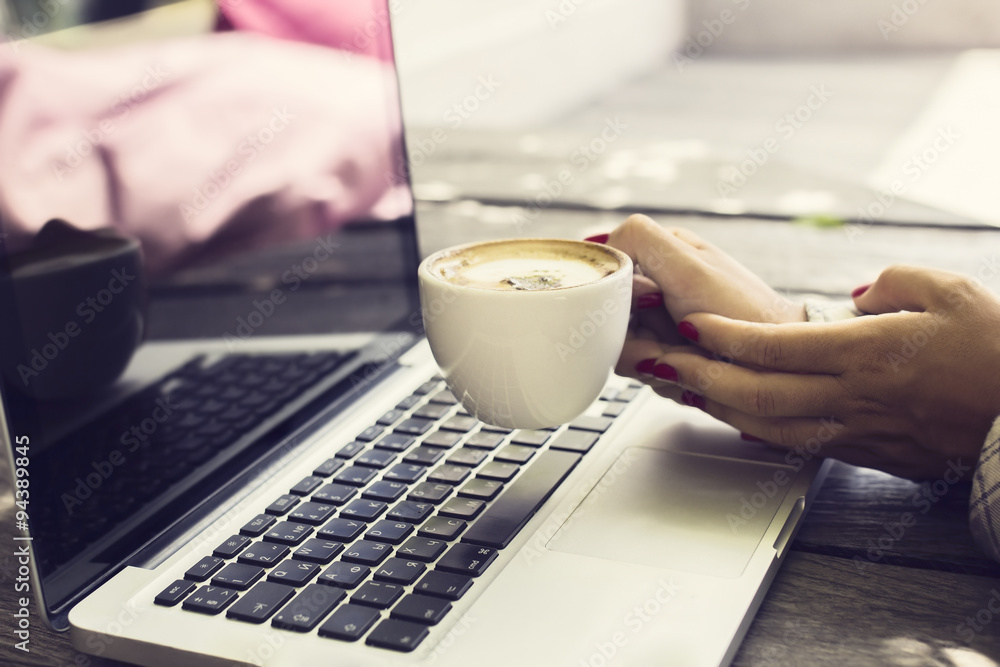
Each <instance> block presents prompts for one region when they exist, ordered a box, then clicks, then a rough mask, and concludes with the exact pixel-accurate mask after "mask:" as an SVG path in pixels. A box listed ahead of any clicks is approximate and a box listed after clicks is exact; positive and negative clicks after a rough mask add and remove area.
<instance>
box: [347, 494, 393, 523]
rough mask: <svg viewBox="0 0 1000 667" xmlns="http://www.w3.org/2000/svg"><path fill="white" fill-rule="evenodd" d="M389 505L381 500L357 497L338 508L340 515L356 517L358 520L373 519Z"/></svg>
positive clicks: (349, 517)
mask: <svg viewBox="0 0 1000 667" xmlns="http://www.w3.org/2000/svg"><path fill="white" fill-rule="evenodd" d="M388 507H389V505H388V504H386V503H385V502H383V501H381V500H367V499H365V498H358V499H357V500H352V501H351V502H350V503H348V504H347V505H345V506H344V508H343V509H342V510H340V516H341V518H344V519H357V520H359V521H374V520H375V519H377V518H378V517H379V516H381V515H382V513H383V512H385V511H386V509H388Z"/></svg>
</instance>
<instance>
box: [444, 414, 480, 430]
mask: <svg viewBox="0 0 1000 667" xmlns="http://www.w3.org/2000/svg"><path fill="white" fill-rule="evenodd" d="M478 425H479V420H478V419H476V418H475V417H463V416H462V415H455V416H454V417H451V418H450V419H448V421H446V422H444V423H443V424H441V429H442V430H444V431H457V432H459V433H468V432H469V431H471V430H472V429H474V428H476V426H478Z"/></svg>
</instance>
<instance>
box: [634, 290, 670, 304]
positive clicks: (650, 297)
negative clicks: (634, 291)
mask: <svg viewBox="0 0 1000 667" xmlns="http://www.w3.org/2000/svg"><path fill="white" fill-rule="evenodd" d="M635 305H636V307H637V308H656V307H657V306H662V305H663V295H662V294H660V293H659V292H653V293H652V294H643V295H642V296H640V297H639V298H638V299H636V300H635Z"/></svg>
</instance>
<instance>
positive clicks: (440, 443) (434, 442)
mask: <svg viewBox="0 0 1000 667" xmlns="http://www.w3.org/2000/svg"><path fill="white" fill-rule="evenodd" d="M461 439H462V434H461V433H454V432H450V431H434V432H433V433H431V434H430V435H429V436H427V437H426V438H424V439H423V442H422V443H421V444H424V445H427V446H429V447H444V448H448V447H454V446H455V445H457V444H458V441H459V440H461Z"/></svg>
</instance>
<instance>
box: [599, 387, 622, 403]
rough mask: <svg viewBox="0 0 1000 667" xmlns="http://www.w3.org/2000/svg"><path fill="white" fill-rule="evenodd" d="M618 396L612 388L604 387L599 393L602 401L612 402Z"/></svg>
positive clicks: (616, 391)
mask: <svg viewBox="0 0 1000 667" xmlns="http://www.w3.org/2000/svg"><path fill="white" fill-rule="evenodd" d="M617 396H618V390H617V389H615V388H614V387H605V388H604V391H602V392H601V400H602V401H613V400H615V398H616V397H617Z"/></svg>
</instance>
